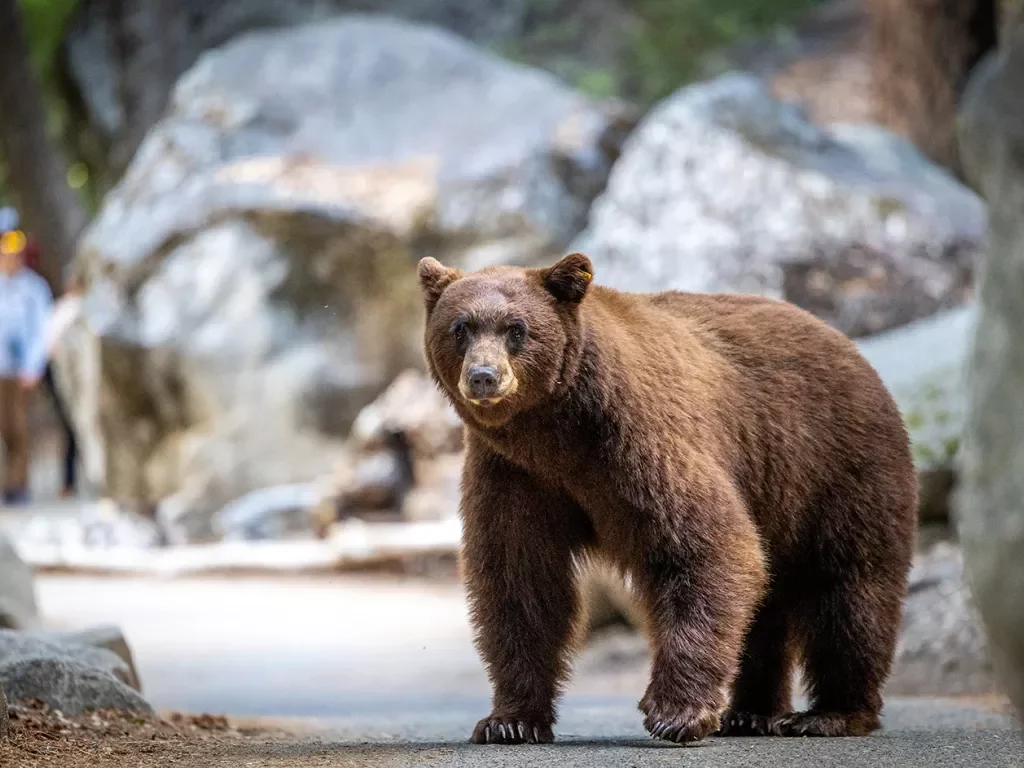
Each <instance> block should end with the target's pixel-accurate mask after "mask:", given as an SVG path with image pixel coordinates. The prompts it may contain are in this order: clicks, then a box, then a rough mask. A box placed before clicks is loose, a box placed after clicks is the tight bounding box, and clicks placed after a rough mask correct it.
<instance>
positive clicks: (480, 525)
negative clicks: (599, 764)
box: [462, 440, 585, 744]
mask: <svg viewBox="0 0 1024 768" xmlns="http://www.w3.org/2000/svg"><path fill="white" fill-rule="evenodd" d="M473 443H474V441H472V440H470V443H469V446H468V448H467V455H466V465H465V470H464V477H463V492H462V495H463V498H462V516H463V542H462V558H463V574H464V577H465V579H466V586H467V590H468V596H469V605H470V613H471V617H472V621H473V625H474V628H475V630H476V645H477V649H478V651H479V652H480V654H481V656H482V657H483V661H484V663H485V665H486V667H487V673H488V676H489V677H490V680H491V685H492V687H493V692H494V699H493V710H492V712H491V714H490V715H488V716H487V717H485V718H484V719H482V720H481V721H480V722H479V723H478V724H477V726H476V728H475V730H474V731H473V735H472V738H471V741H472V742H473V743H476V744H521V743H539V742H551V741H554V734H553V732H552V726H553V725H554V722H555V700H556V698H557V697H558V694H559V692H560V688H561V685H562V683H563V682H564V680H565V678H566V676H567V672H568V665H569V653H570V650H571V646H572V640H573V635H574V624H575V621H576V616H577V607H578V606H577V602H578V601H577V596H576V585H575V579H574V568H573V554H574V553H575V552H576V551H578V549H579V547H580V543H581V541H582V537H583V535H584V533H585V528H584V521H583V520H582V519H581V513H580V512H579V510H578V509H577V508H576V507H575V505H574V504H573V503H572V501H571V500H569V499H568V498H566V497H565V496H563V495H562V494H561V493H559V492H558V491H557V490H555V489H553V488H547V487H543V486H541V485H540V484H539V483H538V481H537V480H535V479H534V478H533V477H532V476H531V475H529V474H528V473H526V472H524V471H522V470H520V469H518V468H517V467H515V466H513V465H512V464H510V463H509V462H507V461H505V460H504V459H502V458H501V457H499V456H498V455H496V454H494V453H491V452H489V451H488V450H487V449H486V448H484V447H482V446H477V445H474V444H473Z"/></svg>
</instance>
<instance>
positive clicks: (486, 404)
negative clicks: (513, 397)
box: [467, 397, 505, 408]
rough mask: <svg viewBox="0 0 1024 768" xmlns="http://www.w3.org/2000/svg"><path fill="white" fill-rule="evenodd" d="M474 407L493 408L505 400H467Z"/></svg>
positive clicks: (497, 398) (488, 398) (492, 398)
mask: <svg viewBox="0 0 1024 768" xmlns="http://www.w3.org/2000/svg"><path fill="white" fill-rule="evenodd" d="M467 399H468V400H469V402H470V403H471V404H472V405H475V406H476V407H478V408H493V407H494V406H495V405H497V404H498V403H500V402H501V401H502V400H504V399H505V398H504V397H484V398H478V399H476V400H474V399H473V398H467Z"/></svg>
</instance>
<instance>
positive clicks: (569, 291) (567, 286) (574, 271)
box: [542, 253, 594, 304]
mask: <svg viewBox="0 0 1024 768" xmlns="http://www.w3.org/2000/svg"><path fill="white" fill-rule="evenodd" d="M542 277H543V280H544V287H545V288H547V289H548V292H549V293H551V295H552V296H554V297H555V298H556V299H558V300H559V301H566V302H569V303H570V304H578V303H579V302H581V301H583V297H584V296H586V295H587V288H588V287H589V286H590V281H591V280H593V279H594V266H593V265H592V264H591V263H590V259H588V258H587V257H586V256H585V255H583V254H582V253H570V254H569V255H568V256H565V257H564V258H562V260H561V261H559V262H558V263H557V264H555V266H553V267H550V268H549V269H546V270H544V272H543V273H542Z"/></svg>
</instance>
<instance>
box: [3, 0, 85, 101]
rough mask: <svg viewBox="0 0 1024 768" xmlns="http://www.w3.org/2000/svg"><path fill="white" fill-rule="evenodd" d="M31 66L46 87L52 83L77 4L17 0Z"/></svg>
mask: <svg viewBox="0 0 1024 768" xmlns="http://www.w3.org/2000/svg"><path fill="white" fill-rule="evenodd" d="M18 4H19V5H20V6H21V18H22V21H23V22H24V24H25V34H26V35H27V36H28V44H29V49H30V50H31V52H32V63H33V64H35V67H36V71H37V72H39V74H40V76H41V77H42V79H43V82H44V83H45V84H47V85H48V84H50V83H52V81H53V77H54V71H55V69H56V62H57V56H58V54H59V52H60V46H61V43H62V42H63V41H64V32H65V30H66V29H67V25H68V22H70V21H71V17H72V15H73V14H74V12H75V9H76V8H77V6H78V0H18Z"/></svg>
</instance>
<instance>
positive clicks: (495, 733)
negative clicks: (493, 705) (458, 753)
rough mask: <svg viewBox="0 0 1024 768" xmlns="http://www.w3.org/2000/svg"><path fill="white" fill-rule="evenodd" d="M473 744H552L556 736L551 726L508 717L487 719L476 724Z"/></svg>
mask: <svg viewBox="0 0 1024 768" xmlns="http://www.w3.org/2000/svg"><path fill="white" fill-rule="evenodd" d="M469 740H470V742H471V743H472V744H550V743H551V742H553V741H554V740H555V735H554V733H553V732H552V730H551V726H550V725H545V724H543V723H537V722H532V721H530V720H517V719H515V718H506V717H495V716H494V715H492V716H490V717H485V718H484V719H483V720H481V721H480V722H479V723H477V724H476V728H474V729H473V735H472V736H471V737H470V739H469Z"/></svg>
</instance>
